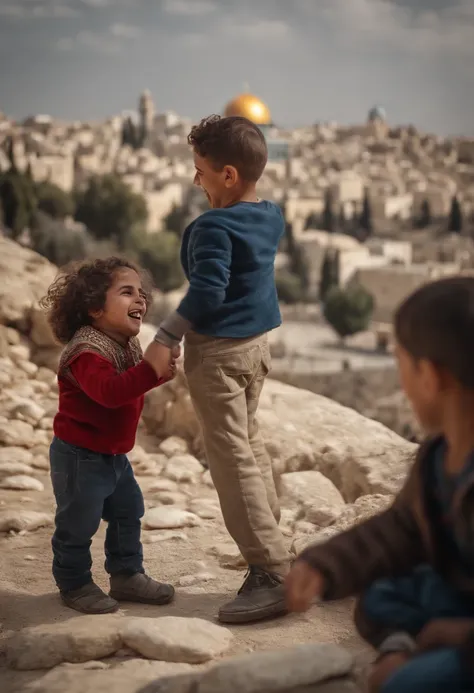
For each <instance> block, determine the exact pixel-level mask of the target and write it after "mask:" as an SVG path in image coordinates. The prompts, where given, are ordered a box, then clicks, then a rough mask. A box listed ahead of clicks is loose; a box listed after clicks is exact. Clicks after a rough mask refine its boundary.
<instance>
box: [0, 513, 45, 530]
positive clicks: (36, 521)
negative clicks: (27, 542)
mask: <svg viewBox="0 0 474 693" xmlns="http://www.w3.org/2000/svg"><path fill="white" fill-rule="evenodd" d="M53 522H54V518H53V516H52V515H48V514H47V513H38V512H35V511H34V510H2V511H0V532H25V531H28V532H32V531H33V530H35V529H39V528H40V527H49V526H50V525H52V524H53Z"/></svg>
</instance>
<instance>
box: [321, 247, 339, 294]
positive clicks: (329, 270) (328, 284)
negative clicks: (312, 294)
mask: <svg viewBox="0 0 474 693" xmlns="http://www.w3.org/2000/svg"><path fill="white" fill-rule="evenodd" d="M337 286H339V253H338V251H337V250H334V249H332V248H330V249H328V250H327V251H326V254H325V255H324V260H323V264H322V267H321V279H320V282H319V300H320V301H322V302H324V301H325V299H326V296H327V294H328V292H329V291H330V290H331V289H332V288H333V287H337Z"/></svg>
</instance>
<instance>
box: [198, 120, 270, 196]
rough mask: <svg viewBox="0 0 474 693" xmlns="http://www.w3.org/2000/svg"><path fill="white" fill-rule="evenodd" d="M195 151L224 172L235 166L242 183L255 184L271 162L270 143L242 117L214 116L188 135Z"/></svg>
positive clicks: (202, 122) (203, 121)
mask: <svg viewBox="0 0 474 693" xmlns="http://www.w3.org/2000/svg"><path fill="white" fill-rule="evenodd" d="M188 143H189V144H190V145H191V146H192V147H193V149H194V151H195V152H196V153H197V154H198V155H199V156H202V157H203V158H206V159H209V160H210V161H211V162H212V164H213V165H214V166H215V167H217V168H218V170H220V171H222V169H223V168H224V166H234V167H235V168H236V169H237V171H238V173H239V175H240V176H241V177H242V178H243V180H245V181H247V182H249V183H256V182H257V181H258V179H259V178H260V176H261V175H262V173H263V170H264V168H265V166H266V164H267V160H268V150H267V143H266V142H265V137H264V136H263V133H262V131H261V130H260V128H259V127H257V125H255V124H254V123H252V122H251V121H250V120H248V119H247V118H242V117H241V116H229V117H227V118H221V116H218V115H211V116H209V117H208V118H204V119H203V120H201V122H200V123H199V125H195V126H194V127H193V128H192V130H191V132H190V133H189V135H188Z"/></svg>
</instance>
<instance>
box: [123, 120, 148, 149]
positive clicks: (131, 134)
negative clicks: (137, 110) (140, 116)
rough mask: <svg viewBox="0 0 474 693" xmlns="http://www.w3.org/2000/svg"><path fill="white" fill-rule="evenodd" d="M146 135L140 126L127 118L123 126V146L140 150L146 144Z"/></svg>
mask: <svg viewBox="0 0 474 693" xmlns="http://www.w3.org/2000/svg"><path fill="white" fill-rule="evenodd" d="M145 137H146V133H145V132H144V130H143V128H142V127H141V126H140V125H136V124H135V123H134V122H133V120H132V119H131V118H127V119H126V120H125V121H124V123H123V126H122V144H123V145H128V146H129V147H132V149H140V148H141V147H143V145H144V143H145Z"/></svg>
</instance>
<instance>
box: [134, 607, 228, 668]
mask: <svg viewBox="0 0 474 693" xmlns="http://www.w3.org/2000/svg"><path fill="white" fill-rule="evenodd" d="M232 637H233V636H232V633H231V632H230V631H229V630H228V629H227V628H223V627H222V626H218V625H216V624H214V623H210V622H209V621H204V620H203V619H199V618H179V617H175V616H163V617H161V618H154V619H150V618H131V619H128V620H127V623H126V624H125V626H124V628H123V630H122V638H123V642H124V643H125V645H128V647H131V648H132V649H133V650H135V651H136V652H139V653H140V654H141V655H143V656H144V657H147V658H148V659H160V660H164V661H167V662H187V663H189V664H198V663H201V662H207V661H208V660H210V659H212V658H213V657H217V656H218V655H221V654H223V653H224V652H225V651H226V650H227V649H228V648H229V646H230V643H231V641H232Z"/></svg>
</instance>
